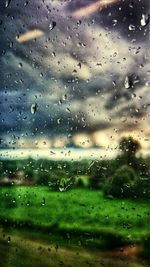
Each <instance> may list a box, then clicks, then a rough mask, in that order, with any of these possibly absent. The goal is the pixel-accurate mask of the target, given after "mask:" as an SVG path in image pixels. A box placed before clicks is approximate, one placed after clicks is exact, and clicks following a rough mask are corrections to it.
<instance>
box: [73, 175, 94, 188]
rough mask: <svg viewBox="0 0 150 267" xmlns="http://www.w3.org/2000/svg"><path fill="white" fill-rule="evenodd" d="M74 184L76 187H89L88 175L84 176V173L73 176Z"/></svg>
mask: <svg viewBox="0 0 150 267" xmlns="http://www.w3.org/2000/svg"><path fill="white" fill-rule="evenodd" d="M74 184H75V186H77V187H84V188H89V187H90V181H89V177H88V176H85V175H82V176H76V177H75V181H74Z"/></svg>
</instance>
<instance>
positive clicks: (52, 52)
mask: <svg viewBox="0 0 150 267" xmlns="http://www.w3.org/2000/svg"><path fill="white" fill-rule="evenodd" d="M92 2H93V1H63V2H62V1H47V0H45V1H44V0H43V1H40V3H39V2H38V1H35V0H34V1H28V4H27V2H25V1H19V0H16V1H11V2H10V5H9V7H7V8H5V1H1V2H0V15H1V20H0V36H1V42H0V55H1V58H0V69H1V72H0V80H1V84H0V91H1V92H0V97H1V107H0V112H1V117H2V120H1V122H0V133H1V136H2V137H3V138H6V137H7V136H8V135H9V136H10V135H11V134H15V135H17V136H19V137H21V135H27V138H28V137H29V138H33V137H34V138H38V137H40V136H43V135H44V136H47V138H49V139H51V138H54V137H55V136H60V135H64V136H68V135H69V134H71V135H75V134H78V133H89V134H93V133H94V132H95V131H100V130H105V129H110V130H111V129H112V128H113V127H115V126H116V127H117V125H118V124H120V123H119V118H120V117H121V116H126V117H127V118H129V120H130V119H132V118H133V119H137V118H143V117H144V116H145V115H146V114H147V113H148V108H145V106H144V105H146V106H147V107H148V104H149V92H148V85H149V83H148V80H149V75H148V74H149V72H148V68H149V59H148V50H149V44H148V38H147V37H148V30H149V25H147V26H146V27H142V26H141V25H140V19H141V16H142V14H145V13H147V11H148V2H147V1H146V0H143V1H128V0H127V1H118V2H116V3H114V4H112V5H110V6H108V7H107V8H104V9H102V10H101V11H97V12H95V13H93V14H92V15H91V16H89V17H86V18H82V19H81V22H79V21H78V20H77V19H75V18H72V16H71V12H72V11H74V10H77V9H78V8H80V7H84V6H86V5H88V4H90V3H92ZM53 21H55V22H56V26H55V27H54V29H52V30H51V23H52V22H53ZM130 24H133V25H134V26H135V30H133V31H130V30H129V25H130ZM33 29H38V30H41V31H43V36H41V37H39V38H35V39H32V40H30V41H28V42H25V43H19V42H18V41H17V39H16V36H21V35H22V34H24V33H26V32H29V31H31V30H33ZM133 39H135V40H133ZM126 76H128V77H129V79H130V80H131V88H129V89H126V88H125V86H124V81H125V78H126ZM33 103H36V104H37V112H36V113H35V114H34V115H33V114H31V105H32V104H33ZM139 123H141V122H139ZM129 124H130V123H129ZM131 124H132V123H131ZM122 128H124V125H122ZM127 128H128V126H126V129H127ZM69 142H70V141H69Z"/></svg>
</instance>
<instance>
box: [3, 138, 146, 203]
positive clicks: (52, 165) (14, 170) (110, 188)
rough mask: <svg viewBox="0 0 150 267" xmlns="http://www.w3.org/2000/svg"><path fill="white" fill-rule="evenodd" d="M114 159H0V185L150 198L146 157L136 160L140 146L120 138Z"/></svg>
mask: <svg viewBox="0 0 150 267" xmlns="http://www.w3.org/2000/svg"><path fill="white" fill-rule="evenodd" d="M119 147H120V155H119V156H117V157H116V158H115V159H109V160H108V159H104V160H94V161H92V162H89V161H88V160H82V161H52V160H47V159H38V160H33V159H32V158H28V159H24V160H1V161H0V183H1V184H7V185H10V184H14V183H17V184H37V185H47V186H49V188H50V189H53V190H58V189H59V190H61V191H65V190H66V189H69V188H72V187H81V186H82V187H89V188H91V189H94V190H103V192H104V194H105V196H106V197H109V198H113V197H117V198H125V197H130V198H146V199H150V157H147V158H145V159H144V158H142V157H138V158H137V157H136V153H137V151H138V150H139V149H140V143H139V142H138V141H136V140H134V139H133V138H131V137H129V138H122V139H121V141H120V146H119Z"/></svg>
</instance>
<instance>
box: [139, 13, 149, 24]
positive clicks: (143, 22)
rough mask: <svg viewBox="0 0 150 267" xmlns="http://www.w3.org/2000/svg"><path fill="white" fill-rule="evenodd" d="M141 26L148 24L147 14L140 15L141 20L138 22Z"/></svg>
mask: <svg viewBox="0 0 150 267" xmlns="http://www.w3.org/2000/svg"><path fill="white" fill-rule="evenodd" d="M140 23H141V26H143V27H144V26H146V25H147V24H148V23H149V17H148V15H147V14H142V18H141V20H140Z"/></svg>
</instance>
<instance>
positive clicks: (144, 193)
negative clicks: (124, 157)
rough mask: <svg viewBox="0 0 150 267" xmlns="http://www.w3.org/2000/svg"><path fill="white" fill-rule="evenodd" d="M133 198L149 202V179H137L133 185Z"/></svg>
mask: <svg viewBox="0 0 150 267" xmlns="http://www.w3.org/2000/svg"><path fill="white" fill-rule="evenodd" d="M134 196H135V197H136V198H141V199H149V200H150V178H141V177H138V178H137V179H136V181H135V184H134Z"/></svg>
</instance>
